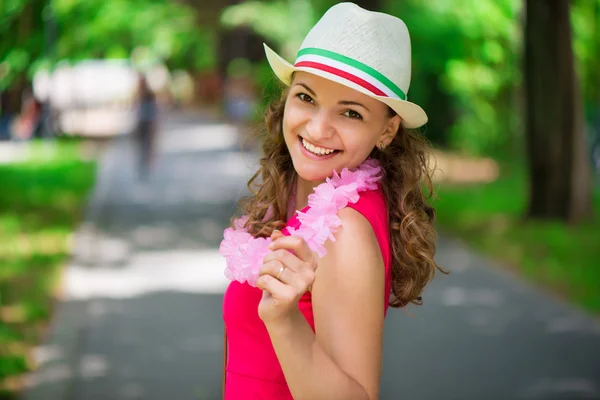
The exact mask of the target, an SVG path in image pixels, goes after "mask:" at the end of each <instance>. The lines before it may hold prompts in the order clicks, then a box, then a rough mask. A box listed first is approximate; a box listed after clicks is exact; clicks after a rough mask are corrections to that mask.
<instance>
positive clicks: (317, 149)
mask: <svg viewBox="0 0 600 400" xmlns="http://www.w3.org/2000/svg"><path fill="white" fill-rule="evenodd" d="M300 144H301V145H302V147H304V149H306V150H307V151H309V152H311V153H313V154H315V155H317V156H327V155H330V154H333V153H335V152H337V151H339V150H337V149H332V148H328V147H321V146H317V145H315V144H313V143H311V142H310V141H308V140H306V139H304V138H303V137H300Z"/></svg>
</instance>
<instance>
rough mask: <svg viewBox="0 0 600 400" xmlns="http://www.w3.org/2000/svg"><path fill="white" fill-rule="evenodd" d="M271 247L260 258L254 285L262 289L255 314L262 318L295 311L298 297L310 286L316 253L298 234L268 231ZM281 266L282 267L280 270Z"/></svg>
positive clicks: (271, 318) (282, 316)
mask: <svg viewBox="0 0 600 400" xmlns="http://www.w3.org/2000/svg"><path fill="white" fill-rule="evenodd" d="M271 239H272V240H273V241H272V242H271V244H270V245H269V249H270V250H272V251H271V252H270V253H269V254H267V256H266V257H265V258H264V260H263V265H262V267H261V269H260V271H259V273H258V275H259V277H258V280H257V282H256V286H257V287H258V288H260V289H262V290H263V296H262V299H261V301H260V303H259V305H258V316H259V317H260V319H262V320H263V322H265V323H268V322H275V321H278V320H282V319H286V318H287V317H289V316H290V315H292V314H293V313H297V312H298V301H299V300H300V297H302V295H303V294H304V293H306V292H307V291H308V290H310V288H311V287H312V284H313V282H314V280H315V271H316V269H317V265H318V264H317V260H318V257H317V254H316V253H313V252H312V251H311V250H310V247H308V244H307V243H306V241H305V240H304V239H302V238H300V237H297V236H284V235H283V234H282V233H281V232H279V231H274V232H273V234H272V235H271ZM282 268H283V270H282Z"/></svg>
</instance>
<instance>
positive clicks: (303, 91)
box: [283, 72, 401, 183]
mask: <svg viewBox="0 0 600 400" xmlns="http://www.w3.org/2000/svg"><path fill="white" fill-rule="evenodd" d="M400 122H401V120H400V117H399V116H397V115H395V116H393V117H391V116H390V114H389V108H388V106H387V105H386V104H384V103H382V102H380V101H379V100H376V99H373V98H371V97H369V96H367V95H365V94H362V93H360V92H358V91H356V90H354V89H351V88H349V87H346V86H344V85H341V84H339V83H336V82H333V81H330V80H328V79H325V78H321V77H319V76H317V75H313V74H310V73H307V72H297V73H296V74H295V75H294V80H293V81H292V84H291V85H290V90H289V93H288V97H287V100H286V105H285V111H284V115H283V135H284V138H285V142H286V144H287V147H288V150H289V152H290V155H291V157H292V161H293V164H294V168H295V170H296V172H297V173H298V175H299V176H300V178H301V179H303V180H305V181H308V182H313V183H319V182H321V181H323V180H324V179H325V178H327V177H329V176H331V173H332V170H334V169H335V170H336V171H338V172H340V171H341V170H342V169H344V168H349V169H352V168H355V167H357V166H358V165H359V164H360V163H362V162H363V161H364V160H366V159H367V157H368V156H369V154H370V153H371V151H372V150H373V148H374V147H375V146H376V145H377V144H378V143H379V142H383V143H384V144H385V145H386V146H387V145H388V144H389V143H390V142H391V141H392V139H393V137H394V135H395V134H396V132H397V130H398V126H399V125H400Z"/></svg>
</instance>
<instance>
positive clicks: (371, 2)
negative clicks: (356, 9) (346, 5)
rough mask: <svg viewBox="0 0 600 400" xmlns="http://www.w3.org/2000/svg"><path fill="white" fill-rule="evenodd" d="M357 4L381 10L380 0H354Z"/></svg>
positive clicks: (368, 8)
mask: <svg viewBox="0 0 600 400" xmlns="http://www.w3.org/2000/svg"><path fill="white" fill-rule="evenodd" d="M354 3H355V4H357V5H358V6H360V7H362V8H364V9H365V10H369V11H381V0H354Z"/></svg>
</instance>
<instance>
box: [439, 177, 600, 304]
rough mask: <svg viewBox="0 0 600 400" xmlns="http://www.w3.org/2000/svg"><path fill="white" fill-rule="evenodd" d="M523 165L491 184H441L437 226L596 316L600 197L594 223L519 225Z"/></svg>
mask: <svg viewBox="0 0 600 400" xmlns="http://www.w3.org/2000/svg"><path fill="white" fill-rule="evenodd" d="M526 182H527V177H526V172H525V167H524V166H521V165H517V166H514V165H512V166H506V167H505V168H504V171H503V174H502V177H501V178H500V179H498V180H497V181H495V182H492V183H489V184H476V185H450V184H443V185H439V188H438V200H437V201H436V202H435V207H436V210H437V213H438V214H437V216H438V217H437V223H438V226H439V228H441V229H442V230H444V231H446V232H448V233H451V234H454V235H458V236H460V237H462V238H463V239H465V240H466V241H467V242H468V244H469V245H472V246H474V247H476V248H478V249H480V250H482V251H484V252H485V253H488V254H490V255H492V256H494V257H496V258H497V259H499V260H502V261H504V262H505V263H506V264H507V265H509V266H511V267H514V268H517V269H518V270H519V272H520V273H521V274H522V275H523V276H525V277H527V278H528V279H531V280H532V281H534V282H536V283H539V284H542V285H545V286H546V287H548V288H550V289H553V290H555V291H558V292H559V293H560V294H562V295H563V296H565V297H567V298H568V299H570V300H572V301H573V302H575V303H578V304H579V305H581V306H582V307H585V308H587V309H588V310H590V311H594V312H600V291H599V290H598V288H599V287H600V269H598V266H597V263H598V259H600V247H598V243H600V193H596V194H595V197H594V208H595V213H596V216H595V219H594V220H593V221H588V223H586V224H582V225H580V226H576V227H570V226H566V225H565V224H564V223H562V222H560V221H523V219H522V215H523V213H524V210H525V207H526V202H527V200H526V199H527V183H526Z"/></svg>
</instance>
